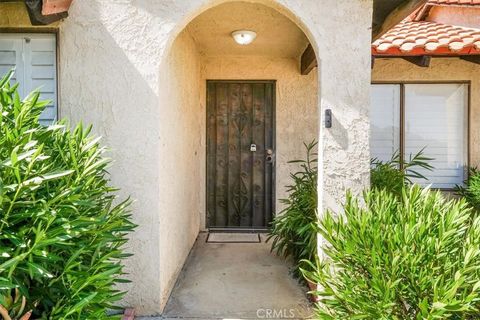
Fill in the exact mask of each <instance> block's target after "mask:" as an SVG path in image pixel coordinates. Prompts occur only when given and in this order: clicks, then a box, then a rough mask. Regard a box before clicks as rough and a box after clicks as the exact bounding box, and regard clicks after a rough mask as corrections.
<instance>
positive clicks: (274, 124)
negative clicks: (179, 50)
mask: <svg viewBox="0 0 480 320" xmlns="http://www.w3.org/2000/svg"><path fill="white" fill-rule="evenodd" d="M209 82H216V83H218V82H220V83H264V84H271V85H272V86H273V89H272V119H273V121H272V145H273V150H274V158H273V163H272V194H271V197H272V221H273V219H274V218H275V216H276V212H277V208H276V203H277V198H276V194H277V190H276V181H277V80H245V79H240V80H235V79H228V80H225V79H207V80H206V81H205V84H206V88H205V194H204V197H205V229H206V230H208V231H209V232H211V231H213V232H268V231H269V230H270V227H266V228H242V227H239V228H217V227H210V226H209V224H208V217H207V214H208V194H207V192H208V186H207V184H208V150H207V147H208V141H207V139H208V125H207V124H208V112H207V111H208V110H207V109H208V83H209Z"/></svg>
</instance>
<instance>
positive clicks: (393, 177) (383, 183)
mask: <svg viewBox="0 0 480 320" xmlns="http://www.w3.org/2000/svg"><path fill="white" fill-rule="evenodd" d="M424 149H425V148H424ZM424 149H422V150H420V151H419V152H418V153H416V154H414V155H410V157H409V159H408V160H404V161H402V160H401V159H400V153H399V152H395V153H394V154H393V156H392V158H391V159H390V160H389V161H380V160H378V159H376V158H375V159H372V160H371V170H370V180H371V186H372V188H377V189H385V190H388V191H390V192H393V193H394V194H396V195H401V194H402V189H403V188H405V186H409V185H412V179H424V180H425V179H426V177H425V176H424V175H422V174H421V173H420V172H419V171H418V170H419V169H425V170H432V169H433V167H432V166H431V165H430V164H429V161H431V160H433V159H432V158H428V157H426V156H425V155H424ZM402 162H403V163H402Z"/></svg>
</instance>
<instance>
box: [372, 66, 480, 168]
mask: <svg viewBox="0 0 480 320" xmlns="http://www.w3.org/2000/svg"><path fill="white" fill-rule="evenodd" d="M372 81H471V88H470V132H469V136H470V145H469V151H470V152H469V154H470V159H469V160H470V164H471V165H473V166H479V165H480V65H477V64H473V63H471V62H467V61H463V60H460V59H456V58H434V59H432V61H431V64H430V67H429V68H421V67H417V66H415V65H413V64H411V63H409V62H407V61H405V60H402V59H377V60H375V66H374V68H373V74H372Z"/></svg>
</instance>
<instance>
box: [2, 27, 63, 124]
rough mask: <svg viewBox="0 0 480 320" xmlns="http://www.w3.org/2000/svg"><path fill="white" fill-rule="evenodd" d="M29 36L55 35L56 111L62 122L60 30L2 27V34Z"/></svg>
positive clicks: (58, 118)
mask: <svg viewBox="0 0 480 320" xmlns="http://www.w3.org/2000/svg"><path fill="white" fill-rule="evenodd" d="M2 33H3V34H27V33H32V34H35V33H37V34H53V35H54V37H55V80H56V83H55V88H56V92H55V96H56V99H57V110H56V112H55V113H56V118H57V121H58V120H60V115H61V113H60V104H61V103H60V78H59V76H60V36H59V35H60V30H59V29H58V28H52V27H40V28H38V27H37V28H32V27H30V28H29V27H19V28H17V27H14V28H10V27H6V28H5V27H1V28H0V34H2Z"/></svg>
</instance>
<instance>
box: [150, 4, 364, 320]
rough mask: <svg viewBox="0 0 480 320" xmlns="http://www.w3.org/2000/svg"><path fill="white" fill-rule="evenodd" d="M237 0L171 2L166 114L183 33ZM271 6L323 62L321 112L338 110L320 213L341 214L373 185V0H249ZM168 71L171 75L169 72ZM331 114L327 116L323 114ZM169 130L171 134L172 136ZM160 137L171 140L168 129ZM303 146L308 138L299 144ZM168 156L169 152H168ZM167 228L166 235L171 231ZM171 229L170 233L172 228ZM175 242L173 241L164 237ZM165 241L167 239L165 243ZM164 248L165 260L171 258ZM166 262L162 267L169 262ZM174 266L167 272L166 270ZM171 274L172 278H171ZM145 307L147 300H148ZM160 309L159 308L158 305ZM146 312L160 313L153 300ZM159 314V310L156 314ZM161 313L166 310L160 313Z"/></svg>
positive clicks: (324, 144)
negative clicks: (353, 196) (172, 65)
mask: <svg viewBox="0 0 480 320" xmlns="http://www.w3.org/2000/svg"><path fill="white" fill-rule="evenodd" d="M233 1H235V0H190V1H174V0H171V1H169V2H168V4H165V6H166V7H165V8H164V10H167V11H169V13H170V14H169V15H168V17H167V18H168V21H165V22H163V25H162V33H163V34H165V35H167V36H166V37H163V38H162V40H161V48H159V50H158V52H160V59H159V61H158V63H159V65H158V66H159V97H160V106H161V109H162V110H166V109H168V108H172V106H171V105H167V104H168V101H169V100H168V99H163V98H162V94H164V93H163V91H167V90H162V88H164V87H168V86H165V84H166V83H167V82H168V81H169V78H168V76H167V75H168V74H169V73H168V71H167V70H168V62H167V61H165V60H166V59H167V57H168V56H169V52H170V51H171V48H172V46H173V44H174V41H175V40H176V39H177V37H178V36H179V34H180V33H181V32H182V31H183V30H184V29H185V27H186V26H187V25H188V24H189V23H190V22H191V21H192V20H193V19H195V17H197V16H198V15H200V14H202V13H203V12H205V11H207V10H208V9H210V8H213V7H215V6H217V5H221V4H223V3H227V2H233ZM244 2H250V3H259V4H262V5H265V6H268V7H271V8H273V9H275V10H277V11H279V12H280V13H282V14H283V15H285V16H286V17H288V18H289V19H290V20H292V21H293V22H294V23H296V24H297V26H298V27H299V28H300V29H301V30H303V32H304V33H305V35H306V36H307V38H308V39H309V41H310V43H311V44H312V46H313V48H314V50H315V52H316V55H317V57H318V61H319V68H318V83H319V85H318V98H319V105H318V106H317V107H318V109H319V110H324V109H332V110H333V117H334V121H333V128H332V129H328V130H327V129H324V128H323V125H322V124H321V123H320V124H319V128H320V132H319V137H318V140H319V141H320V144H319V161H320V175H319V190H320V192H319V212H323V210H324V209H325V208H329V209H333V210H340V207H341V204H342V202H343V199H344V196H345V192H346V190H347V189H348V190H352V191H353V192H354V193H359V192H361V191H362V190H363V189H364V187H365V186H367V185H368V183H369V163H370V161H369V158H370V154H369V143H368V140H369V136H368V132H369V121H368V107H369V103H370V63H371V60H370V43H371V19H372V0H355V1H351V0H322V1H318V0H302V1H298V0H277V1H274V0H255V1H252V0H249V1H244ZM165 71H167V72H165ZM322 113H323V112H322V111H320V113H319V114H322ZM164 133H165V134H164ZM160 136H168V134H167V132H166V131H162V129H160ZM299 143H302V141H299ZM160 153H161V154H162V152H160ZM163 232H164V231H161V234H163ZM165 232H168V231H167V230H165ZM161 238H163V239H167V236H161ZM160 242H162V240H161V241H160ZM165 245H166V244H165V243H160V253H161V254H160V255H161V258H160V261H165V260H166V259H168V256H166V254H167V251H169V250H163V249H162V248H163V247H164V246H165ZM161 264H162V262H161ZM169 269H172V268H171V267H167V268H163V267H162V268H160V270H161V272H162V271H165V270H169ZM165 274H168V275H167V276H166V275H165ZM171 278H172V277H171V276H170V273H169V272H166V273H165V272H163V274H160V279H161V281H160V283H161V284H160V286H161V298H160V299H161V303H160V310H161V309H162V308H163V305H164V302H165V298H166V296H168V292H169V290H170V288H171V286H172V284H171V283H168V282H169V281H170V279H171ZM144 303H145V302H144ZM153 308H155V309H154V310H158V309H157V308H158V305H157V306H153ZM142 309H143V310H152V305H151V304H150V303H149V302H147V303H145V304H144V305H143V306H142ZM149 312H151V311H149ZM157 312H158V311H157Z"/></svg>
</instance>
